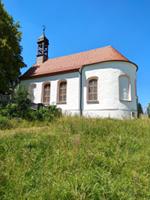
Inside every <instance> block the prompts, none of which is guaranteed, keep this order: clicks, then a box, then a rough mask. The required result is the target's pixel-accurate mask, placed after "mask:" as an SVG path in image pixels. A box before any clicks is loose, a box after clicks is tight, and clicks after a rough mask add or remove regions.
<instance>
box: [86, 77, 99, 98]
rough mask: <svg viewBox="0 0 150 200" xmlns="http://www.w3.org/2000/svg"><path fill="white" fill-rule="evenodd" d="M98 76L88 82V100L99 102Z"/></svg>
mask: <svg viewBox="0 0 150 200" xmlns="http://www.w3.org/2000/svg"><path fill="white" fill-rule="evenodd" d="M97 98H98V94H97V77H93V78H89V79H88V84H87V102H97V100H98V99H97Z"/></svg>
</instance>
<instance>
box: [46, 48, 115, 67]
mask: <svg viewBox="0 0 150 200" xmlns="http://www.w3.org/2000/svg"><path fill="white" fill-rule="evenodd" d="M110 47H111V48H112V49H114V48H113V47H112V46H111V45H107V46H104V47H99V48H96V49H89V50H86V51H80V52H77V53H71V54H67V55H64V56H57V57H54V58H49V59H48V60H47V61H51V60H55V59H58V58H65V57H69V56H74V55H78V54H84V53H87V52H92V51H96V50H100V49H105V48H110ZM47 61H46V62H47ZM46 62H44V63H46ZM44 63H42V64H44Z"/></svg>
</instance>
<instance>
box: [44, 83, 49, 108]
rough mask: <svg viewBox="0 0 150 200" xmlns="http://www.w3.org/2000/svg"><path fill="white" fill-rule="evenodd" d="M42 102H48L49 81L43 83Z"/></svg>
mask: <svg viewBox="0 0 150 200" xmlns="http://www.w3.org/2000/svg"><path fill="white" fill-rule="evenodd" d="M43 104H45V105H49V104H50V83H45V84H43Z"/></svg>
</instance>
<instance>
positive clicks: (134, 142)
mask: <svg viewBox="0 0 150 200" xmlns="http://www.w3.org/2000/svg"><path fill="white" fill-rule="evenodd" d="M14 124H15V125H14V128H13V129H9V130H1V131H0V155H1V158H0V159H1V164H0V186H1V189H0V196H1V199H4V200H6V199H7V200H13V199H14V200H15V199H16V200H26V199H27V200H32V199H37V200H38V199H39V200H55V199H56V200H59V199H60V200H88V199H89V200H98V199H99V200H148V199H150V189H149V188H150V120H148V119H147V120H146V119H145V120H132V121H128V120H127V121H120V120H110V119H108V120H107V119H105V120H101V119H85V118H79V117H64V118H60V119H58V120H57V121H54V122H52V123H45V124H44V123H41V124H38V123H36V122H34V124H33V122H25V121H24V122H14Z"/></svg>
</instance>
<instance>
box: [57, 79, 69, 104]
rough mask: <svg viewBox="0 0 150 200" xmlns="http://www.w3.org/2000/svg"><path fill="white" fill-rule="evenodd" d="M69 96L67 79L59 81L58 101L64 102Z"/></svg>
mask: <svg viewBox="0 0 150 200" xmlns="http://www.w3.org/2000/svg"><path fill="white" fill-rule="evenodd" d="M66 98H67V81H59V82H58V101H57V102H58V103H60V104H64V103H66Z"/></svg>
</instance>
